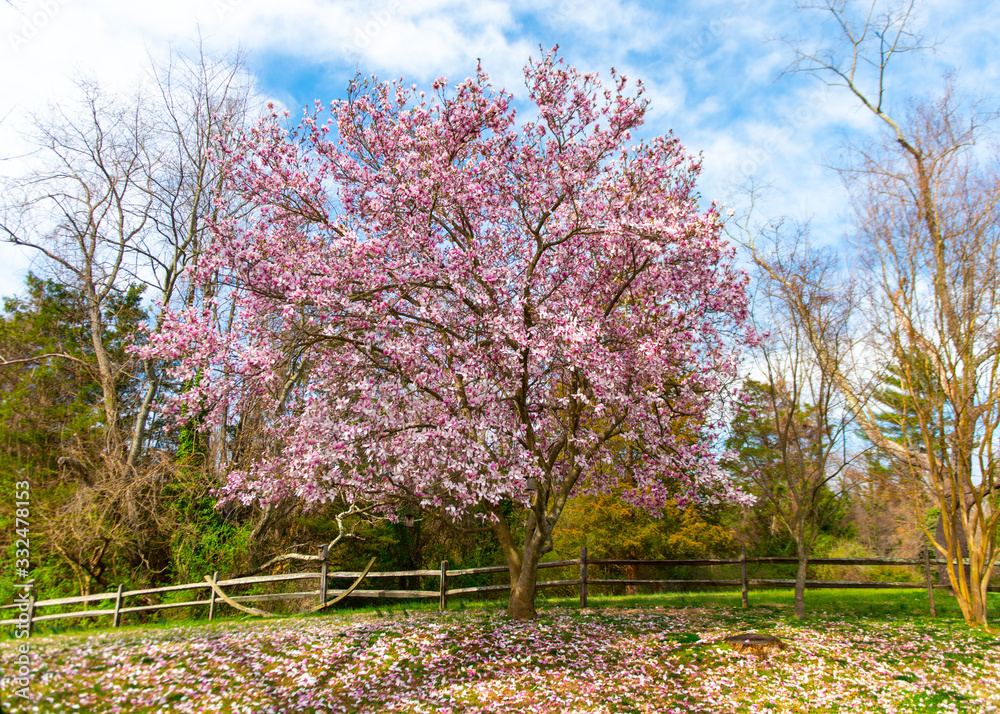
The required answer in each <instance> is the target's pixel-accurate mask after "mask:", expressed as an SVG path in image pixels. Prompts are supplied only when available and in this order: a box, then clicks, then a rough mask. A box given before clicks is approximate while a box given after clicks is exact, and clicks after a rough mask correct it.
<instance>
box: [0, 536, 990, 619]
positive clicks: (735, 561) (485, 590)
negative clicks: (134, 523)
mask: <svg viewBox="0 0 1000 714" xmlns="http://www.w3.org/2000/svg"><path fill="white" fill-rule="evenodd" d="M327 555H328V553H327V550H326V548H321V549H320V557H319V558H318V560H319V561H320V564H321V569H320V571H319V572H304V573H282V574H279V575H257V576H250V577H242V578H227V579H219V574H218V573H214V574H213V576H212V578H211V583H209V582H206V581H207V580H208V578H207V577H206V580H205V581H202V582H200V583H188V584H184V585H170V586H166V587H162V588H145V589H141V590H125V589H124V587H123V586H119V587H118V590H117V591H116V592H107V593H96V594H93V595H78V596H75V597H66V598H58V599H53V600H38V599H36V597H35V593H34V591H33V590H32V591H31V593H30V596H29V597H28V598H27V600H26V601H25V602H19V603H14V604H10V605H2V606H0V611H3V610H15V611H17V617H15V618H14V619H6V620H0V626H21V627H24V626H26V627H28V629H29V630H30V628H31V627H32V626H33V625H34V624H35V623H39V622H50V621H54V620H66V619H80V618H94V617H111V618H112V624H113V626H114V627H119V626H120V625H121V621H122V617H123V616H124V615H127V614H133V613H145V612H157V611H160V610H170V609H176V608H181V607H193V608H201V607H207V608H208V619H209V620H212V619H213V618H214V617H215V615H216V613H217V612H218V608H219V605H221V604H222V601H221V600H217V599H216V592H215V590H214V589H213V587H212V585H213V584H214V585H215V587H216V588H219V590H220V592H221V589H222V588H232V587H240V586H247V585H264V584H275V583H287V582H299V581H312V582H314V583H316V586H317V587H316V589H310V590H302V591H296V592H279V593H261V594H250V595H228V596H226V597H228V599H229V600H230V601H232V602H234V603H262V602H280V601H286V600H300V599H310V598H315V599H317V600H318V603H319V604H318V606H317V609H318V608H319V607H322V606H325V605H326V604H327V603H328V602H330V598H337V597H339V596H341V595H344V594H346V596H347V597H351V598H369V599H377V600H389V599H395V600H408V599H433V598H437V599H438V603H439V608H440V609H442V610H443V609H445V608H446V607H447V602H448V598H449V597H453V596H460V595H473V594H493V593H509V592H510V585H509V584H504V585H479V586H475V587H452V586H451V585H450V581H451V580H452V579H454V578H461V577H466V576H470V575H490V574H500V573H507V572H508V567H507V566H506V565H496V566H488V567H481V568H461V569H454V570H452V569H449V568H448V561H442V562H441V567H440V568H439V569H437V570H400V571H382V572H358V571H332V570H328V568H327V560H326V558H327ZM798 562H799V561H798V559H797V558H784V557H778V558H774V557H760V558H755V557H747V556H746V549H745V548H743V549H742V551H741V555H740V557H739V558H697V559H669V560H664V559H660V560H640V559H618V558H588V557H587V549H586V548H583V549H582V550H581V552H580V557H579V558H575V559H572V560H559V561H552V562H547V563H539V565H538V568H539V570H548V569H553V568H569V567H576V568H579V577H577V578H573V579H569V580H565V579H563V580H539V581H538V583H537V586H536V587H537V588H539V589H544V588H555V587H569V588H578V589H579V593H580V607H586V606H587V597H588V588H589V587H590V586H621V585H625V586H658V587H664V586H670V587H677V586H683V587H692V586H696V587H740V588H741V590H742V597H743V606H744V607H747V606H748V604H749V600H748V592H749V589H750V588H751V587H753V588H786V587H794V585H795V580H791V579H761V578H750V577H748V575H747V566H748V565H796V564H797V563H798ZM946 562H947V561H944V560H940V559H938V558H930V557H928V556H927V554H926V553H925V557H924V558H920V559H912V558H810V559H809V560H808V563H809V565H811V566H812V565H852V566H879V565H882V566H918V567H919V566H922V569H923V571H924V582H923V583H915V582H882V581H830V580H807V581H806V583H805V586H806V588H810V589H815V588H838V589H839V588H865V589H875V588H879V589H882V588H884V589H903V588H906V589H920V588H926V589H927V595H928V599H929V604H930V612H931V615H932V616H933V615H934V614H935V607H934V590H935V589H942V588H948V587H949V585H948V584H947V583H932V581H931V580H932V578H931V569H932V567H935V568H936V567H937V566H941V565H945V564H946ZM964 564H965V565H967V564H968V561H967V560H966V561H964ZM722 565H738V566H740V578H739V579H731V578H730V579H720V578H713V579H697V580H678V579H659V580H657V579H648V578H624V579H622V578H594V577H588V568H589V567H590V566H612V567H636V568H637V567H688V566H691V567H697V566H722ZM953 565H958V562H957V561H956V562H954V563H953ZM996 565H1000V562H998V563H996ZM362 576H363V578H362ZM385 578H435V579H437V580H438V589H437V590H417V589H415V590H383V589H377V588H367V589H361V588H356V587H355V586H356V585H357V583H355V586H352V588H345V589H341V590H334V589H330V588H329V581H330V580H359V579H360V580H363V581H367V580H375V581H377V580H379V579H385ZM988 590H989V591H990V592H1000V586H989V588H988ZM178 592H194V593H202V592H204V593H205V594H206V596H207V597H206V598H205V599H197V600H185V601H179V602H169V603H154V604H145V605H131V606H125V604H124V603H125V600H126V598H139V597H151V596H159V595H163V594H167V593H178ZM107 601H113V602H112V603H110V604H111V607H104V608H99V609H83V610H76V611H71V612H55V613H49V614H38V610H39V609H40V608H53V607H65V606H67V605H85V606H86V605H92V604H96V603H104V602H107ZM331 604H333V603H332V602H331ZM257 614H260V613H259V611H257ZM264 614H267V613H264Z"/></svg>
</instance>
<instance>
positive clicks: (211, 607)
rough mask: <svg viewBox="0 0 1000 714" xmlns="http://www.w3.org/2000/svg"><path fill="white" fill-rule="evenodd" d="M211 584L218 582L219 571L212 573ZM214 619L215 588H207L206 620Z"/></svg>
mask: <svg viewBox="0 0 1000 714" xmlns="http://www.w3.org/2000/svg"><path fill="white" fill-rule="evenodd" d="M212 584H213V585H218V584H219V571H218V570H216V571H215V572H214V573H212ZM214 619H215V588H209V591H208V621H209V622H211V621H212V620H214Z"/></svg>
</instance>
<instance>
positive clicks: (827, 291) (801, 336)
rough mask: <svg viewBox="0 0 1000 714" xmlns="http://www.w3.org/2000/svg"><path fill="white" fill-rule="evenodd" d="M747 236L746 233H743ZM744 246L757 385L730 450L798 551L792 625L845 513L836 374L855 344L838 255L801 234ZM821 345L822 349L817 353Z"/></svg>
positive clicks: (846, 416)
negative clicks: (822, 550)
mask: <svg viewBox="0 0 1000 714" xmlns="http://www.w3.org/2000/svg"><path fill="white" fill-rule="evenodd" d="M744 228H746V226H745V225H744ZM750 235H751V234H750V233H749V231H746V230H744V232H743V234H742V238H743V241H744V243H745V245H746V247H748V248H749V252H750V255H751V257H752V258H753V260H754V262H755V263H756V266H757V270H756V297H755V300H754V316H755V322H756V324H757V327H758V331H759V332H760V333H761V334H762V339H761V342H760V345H759V346H758V347H757V349H756V354H755V356H756V358H757V360H756V361H757V367H758V368H759V369H760V371H761V372H762V373H763V377H764V379H763V381H762V382H748V384H747V385H746V388H745V394H746V396H747V398H748V399H750V403H749V404H747V405H745V406H744V407H743V408H742V409H741V410H740V414H739V416H738V418H737V420H736V422H735V424H734V433H733V437H732V438H731V439H730V440H729V445H730V447H735V448H736V449H738V451H739V453H740V456H741V460H742V461H743V463H744V464H745V465H746V466H747V467H748V469H747V475H748V476H749V477H750V479H751V480H752V481H753V483H754V484H755V485H756V487H757V488H756V490H757V492H758V493H759V495H760V496H761V497H762V498H763V499H764V500H765V501H766V502H767V503H768V504H769V505H770V506H771V508H772V509H773V511H774V514H775V517H776V519H777V520H778V521H779V522H780V523H781V525H783V526H784V527H785V528H786V529H787V530H788V533H789V535H790V536H791V537H792V540H793V541H794V542H795V548H796V553H797V556H798V569H797V571H796V576H795V616H796V617H804V616H805V583H806V573H807V566H808V560H809V555H810V554H811V552H812V549H813V545H814V544H815V541H816V537H817V536H818V535H819V534H820V532H821V529H822V528H823V527H824V526H825V525H827V524H830V523H831V522H832V520H833V519H834V518H835V517H836V516H837V514H839V513H841V512H842V510H843V505H844V500H845V498H844V497H845V494H846V491H845V490H844V487H843V486H844V484H843V483H842V482H841V481H840V478H839V477H840V476H841V475H842V474H843V473H844V471H845V469H846V468H847V466H848V464H849V461H848V459H847V454H846V448H845V447H844V444H845V439H846V437H847V430H848V428H850V425H851V422H852V415H851V413H850V410H849V409H847V408H846V404H845V403H844V400H843V396H842V394H841V392H840V390H839V388H838V386H837V381H836V374H837V371H838V370H839V369H840V368H841V365H842V364H843V362H844V361H845V360H846V359H847V358H848V356H849V353H850V350H851V348H852V345H853V341H852V336H851V331H850V327H851V324H850V323H851V312H852V306H853V293H852V292H851V290H850V287H849V286H844V285H841V282H842V280H841V278H840V275H839V270H838V267H839V265H838V264H839V261H838V258H837V256H836V255H835V254H833V253H831V252H829V251H827V252H821V251H816V250H812V249H811V248H810V246H809V245H808V242H807V240H806V239H805V234H804V232H799V233H797V234H796V235H795V236H794V237H793V238H791V239H790V240H782V239H781V238H780V234H779V233H778V232H775V233H773V234H772V236H771V240H772V241H773V243H772V244H771V245H769V246H763V245H761V243H760V242H759V241H758V240H754V239H749V240H748V239H747V237H748V236H750ZM819 346H821V348H818V347H819Z"/></svg>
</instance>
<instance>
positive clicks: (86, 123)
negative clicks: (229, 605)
mask: <svg viewBox="0 0 1000 714" xmlns="http://www.w3.org/2000/svg"><path fill="white" fill-rule="evenodd" d="M79 90H80V95H79V98H78V101H77V102H76V103H75V104H68V105H64V106H54V107H52V108H51V109H50V111H49V112H47V113H46V114H45V115H41V116H37V117H36V118H35V121H34V123H33V130H32V132H31V135H30V138H31V139H32V140H33V144H34V146H35V147H36V151H35V153H34V154H33V155H32V156H31V157H30V162H29V163H30V165H31V166H32V167H33V170H32V171H31V173H30V174H28V175H22V176H19V177H16V178H12V179H8V180H7V181H5V184H6V185H5V186H4V188H5V190H4V199H3V204H2V206H0V232H2V233H3V234H5V238H6V240H8V241H10V242H12V243H15V244H19V245H23V246H28V247H30V248H32V249H33V250H35V251H36V252H37V254H38V256H39V261H38V262H39V263H41V264H42V266H43V268H42V269H43V270H44V271H45V272H48V273H50V274H54V275H55V277H56V279H57V280H58V282H60V283H62V284H64V285H67V286H69V287H70V288H71V289H73V290H75V291H78V293H79V294H80V295H81V296H82V299H83V301H84V303H85V312H86V318H87V322H88V324H89V340H90V343H91V345H90V348H91V349H90V350H88V352H90V353H91V354H92V356H93V357H92V359H93V365H89V367H90V369H91V371H92V372H93V373H94V374H95V376H96V381H97V382H98V383H99V384H100V388H101V409H102V412H103V420H102V422H101V425H100V427H101V431H102V432H103V449H102V450H101V451H100V452H94V451H89V452H87V453H73V454H66V455H65V457H66V458H68V459H71V460H72V461H73V463H75V464H77V465H78V468H76V469H75V471H74V472H73V473H75V474H77V475H78V476H79V478H78V479H76V480H77V481H78V485H79V489H78V493H76V494H75V495H74V496H73V499H72V501H73V503H72V504H70V503H67V504H66V509H68V510H66V509H64V510H65V512H66V513H67V514H69V515H68V516H67V517H68V518H78V519H82V520H81V521H80V522H81V523H82V522H84V520H88V519H83V516H81V512H82V511H86V512H87V513H89V514H91V515H93V516H95V518H91V519H89V520H88V522H90V523H91V524H92V525H93V524H98V522H99V523H100V524H101V525H99V526H98V525H95V526H94V529H92V531H90V532H89V535H86V534H83V533H82V531H80V533H79V534H77V536H79V537H77V536H74V538H75V540H74V542H75V543H76V544H77V545H78V546H79V547H76V548H75V549H74V552H80V553H83V552H90V553H96V552H100V553H102V554H103V553H105V552H107V551H108V550H109V549H108V546H107V544H105V545H104V547H101V548H97V547H92V546H93V542H94V541H95V539H103V538H105V537H106V536H108V534H112V535H113V536H114V538H113V539H114V540H118V535H121V537H122V538H126V537H128V538H131V537H135V538H136V539H137V540H138V541H140V546H139V547H137V548H135V551H134V554H135V555H136V557H137V558H138V559H139V561H143V559H144V557H145V556H144V555H143V552H142V551H143V548H142V546H141V540H142V536H141V535H138V534H142V533H143V532H147V531H150V530H156V528H157V525H156V519H157V516H156V514H155V513H154V511H155V509H156V504H157V503H158V502H159V489H160V488H161V486H162V484H163V482H164V479H165V478H167V474H169V473H170V469H169V468H165V467H164V465H163V463H162V459H160V458H158V457H156V456H155V454H152V453H151V452H150V450H149V446H150V444H149V438H148V433H147V432H148V424H149V422H150V413H151V408H152V405H153V403H154V400H155V399H156V398H157V395H158V393H159V392H160V390H161V389H162V388H163V374H164V371H163V365H162V364H159V363H157V362H155V361H153V360H143V361H140V360H139V359H138V358H136V357H134V356H132V355H130V354H129V353H126V352H124V351H123V350H121V349H118V350H115V349H113V347H112V345H111V344H110V343H109V340H111V339H113V338H114V339H118V340H119V341H120V340H121V336H120V335H114V331H113V330H111V329H109V325H110V324H111V323H112V322H113V315H112V314H111V312H112V311H113V310H114V309H115V305H117V304H121V302H122V301H121V300H120V299H119V298H120V296H121V295H124V294H127V293H129V291H130V290H131V291H135V290H137V289H139V288H140V287H142V288H144V290H145V292H144V299H145V300H146V301H147V303H146V304H147V305H148V306H149V307H148V309H149V311H150V312H151V313H152V317H151V319H152V322H153V323H154V325H153V327H154V329H155V328H157V327H159V326H160V323H161V321H162V314H161V313H160V312H159V309H160V308H159V306H163V305H171V304H173V305H175V306H176V305H178V304H184V305H192V304H194V303H195V302H196V301H199V300H204V299H205V298H208V297H211V295H207V294H206V293H205V291H204V290H201V292H195V291H194V289H193V288H192V287H191V282H190V281H189V280H187V279H186V277H185V269H186V268H187V267H188V266H190V265H192V264H193V263H194V261H196V260H197V258H198V256H199V255H200V253H201V251H202V250H203V248H204V246H205V245H207V243H208V241H209V239H210V226H211V225H212V224H213V223H217V222H221V221H224V220H227V219H235V218H238V217H239V216H240V215H241V212H243V211H244V210H246V206H247V204H246V203H245V202H244V201H240V200H238V199H237V198H236V197H235V196H227V195H225V194H223V193H222V181H221V172H220V171H219V170H218V168H217V167H216V166H215V164H214V163H213V162H212V153H213V151H216V150H218V148H219V144H220V142H221V141H222V140H224V138H225V137H226V135H227V134H228V133H230V132H233V131H238V130H239V129H241V128H242V127H243V126H244V124H245V122H247V120H248V119H250V118H251V117H252V115H253V113H254V111H255V107H254V105H253V94H252V86H251V81H250V78H249V75H248V73H247V72H246V70H245V68H244V65H243V60H242V59H241V58H240V57H236V58H234V59H222V60H214V59H211V58H209V57H206V56H205V55H204V54H199V55H197V56H195V57H193V58H187V57H183V56H180V55H174V56H173V57H172V58H171V60H170V61H169V63H168V64H166V65H163V66H156V65H153V66H152V67H151V73H150V77H149V79H148V81H147V82H145V83H144V84H143V85H141V87H140V89H138V90H137V91H136V92H135V94H134V95H132V96H128V97H126V96H121V95H111V94H109V93H107V92H105V91H103V90H102V88H101V87H100V86H98V85H97V84H96V83H94V82H90V81H82V82H80V83H79ZM212 289H213V288H212V286H211V285H209V288H208V290H209V291H211V290H212ZM0 357H2V356H0ZM48 357H49V358H53V359H55V358H59V355H49V356H48ZM29 358H30V357H29ZM220 451H221V450H220ZM109 519H110V520H109ZM63 520H66V519H63ZM57 530H59V531H60V532H61V533H65V532H66V529H64V528H60V529H57ZM78 530H79V529H78ZM114 534H118V535H114ZM66 552H67V553H69V552H70V551H69V550H67V551H66ZM64 555H65V554H64ZM67 557H68V556H67ZM71 560H73V563H74V565H75V566H80V567H84V566H82V565H81V561H80V559H79V558H76V559H72V558H71ZM143 565H145V566H146V567H148V568H149V569H152V567H151V566H149V564H148V563H143ZM85 567H86V568H89V570H90V571H93V572H99V570H100V569H101V568H103V565H102V564H101V563H91V564H87V565H86V566H85Z"/></svg>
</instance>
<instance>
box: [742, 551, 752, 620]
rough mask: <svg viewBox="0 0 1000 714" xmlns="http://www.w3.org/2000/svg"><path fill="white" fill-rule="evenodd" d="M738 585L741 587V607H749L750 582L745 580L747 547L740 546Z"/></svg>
mask: <svg viewBox="0 0 1000 714" xmlns="http://www.w3.org/2000/svg"><path fill="white" fill-rule="evenodd" d="M740 585H741V586H742V588H743V609H744V610H745V609H747V608H748V607H750V583H749V581H748V580H747V547H746V546H745V545H741V546H740Z"/></svg>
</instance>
